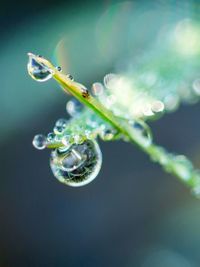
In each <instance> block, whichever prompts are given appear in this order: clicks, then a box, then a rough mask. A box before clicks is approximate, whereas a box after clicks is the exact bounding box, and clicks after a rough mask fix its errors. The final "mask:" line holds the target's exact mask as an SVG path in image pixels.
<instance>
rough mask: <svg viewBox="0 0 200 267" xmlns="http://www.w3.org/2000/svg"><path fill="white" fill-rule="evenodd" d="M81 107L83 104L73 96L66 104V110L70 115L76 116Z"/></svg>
mask: <svg viewBox="0 0 200 267" xmlns="http://www.w3.org/2000/svg"><path fill="white" fill-rule="evenodd" d="M82 109H83V105H82V104H81V103H80V102H79V101H78V100H76V99H75V98H73V99H71V100H70V101H68V102H67V104H66V110H67V112H68V113H69V115H70V116H72V117H74V116H77V115H78V114H79V113H80V112H81V111H82Z"/></svg>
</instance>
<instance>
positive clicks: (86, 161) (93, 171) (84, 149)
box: [50, 140, 102, 186]
mask: <svg viewBox="0 0 200 267" xmlns="http://www.w3.org/2000/svg"><path fill="white" fill-rule="evenodd" d="M101 164H102V155H101V150H100V148H99V145H98V144H97V142H96V141H93V140H86V141H85V142H83V143H82V144H73V145H71V146H70V147H67V148H65V147H63V148H62V149H56V150H53V151H52V153H51V158H50V166H51V169H52V171H53V174H54V176H55V177H56V178H57V179H58V180H59V181H60V182H62V183H64V184H67V185H70V186H83V185H86V184H88V183H90V182H91V181H92V180H94V179H95V178H96V176H97V175H98V173H99V171H100V168H101Z"/></svg>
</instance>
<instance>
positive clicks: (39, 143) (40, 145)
mask: <svg viewBox="0 0 200 267" xmlns="http://www.w3.org/2000/svg"><path fill="white" fill-rule="evenodd" d="M46 142H47V139H46V136H44V135H43V134H38V135H35V137H34V138H33V142H32V144H33V146H34V147H35V148H37V149H39V150H42V149H44V148H45V147H46Z"/></svg>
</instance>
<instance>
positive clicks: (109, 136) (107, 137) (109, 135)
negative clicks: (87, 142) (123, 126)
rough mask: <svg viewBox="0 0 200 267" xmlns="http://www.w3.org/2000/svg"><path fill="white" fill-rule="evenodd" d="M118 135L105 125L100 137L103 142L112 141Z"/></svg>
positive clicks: (114, 130)
mask: <svg viewBox="0 0 200 267" xmlns="http://www.w3.org/2000/svg"><path fill="white" fill-rule="evenodd" d="M117 133H118V132H117V130H116V129H114V128H111V127H107V126H105V125H103V126H102V131H101V132H100V134H99V136H100V138H101V139H102V140H103V141H111V140H113V139H114V138H115V137H116V135H117Z"/></svg>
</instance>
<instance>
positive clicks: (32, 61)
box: [27, 54, 52, 82]
mask: <svg viewBox="0 0 200 267" xmlns="http://www.w3.org/2000/svg"><path fill="white" fill-rule="evenodd" d="M27 69H28V73H29V75H30V76H31V77H32V78H33V79H34V80H36V81H38V82H45V81H47V80H49V79H50V78H52V71H51V70H50V69H49V68H48V67H47V66H45V65H44V64H42V63H39V62H38V61H37V59H36V57H35V56H33V55H31V54H30V55H29V61H28V65H27Z"/></svg>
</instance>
